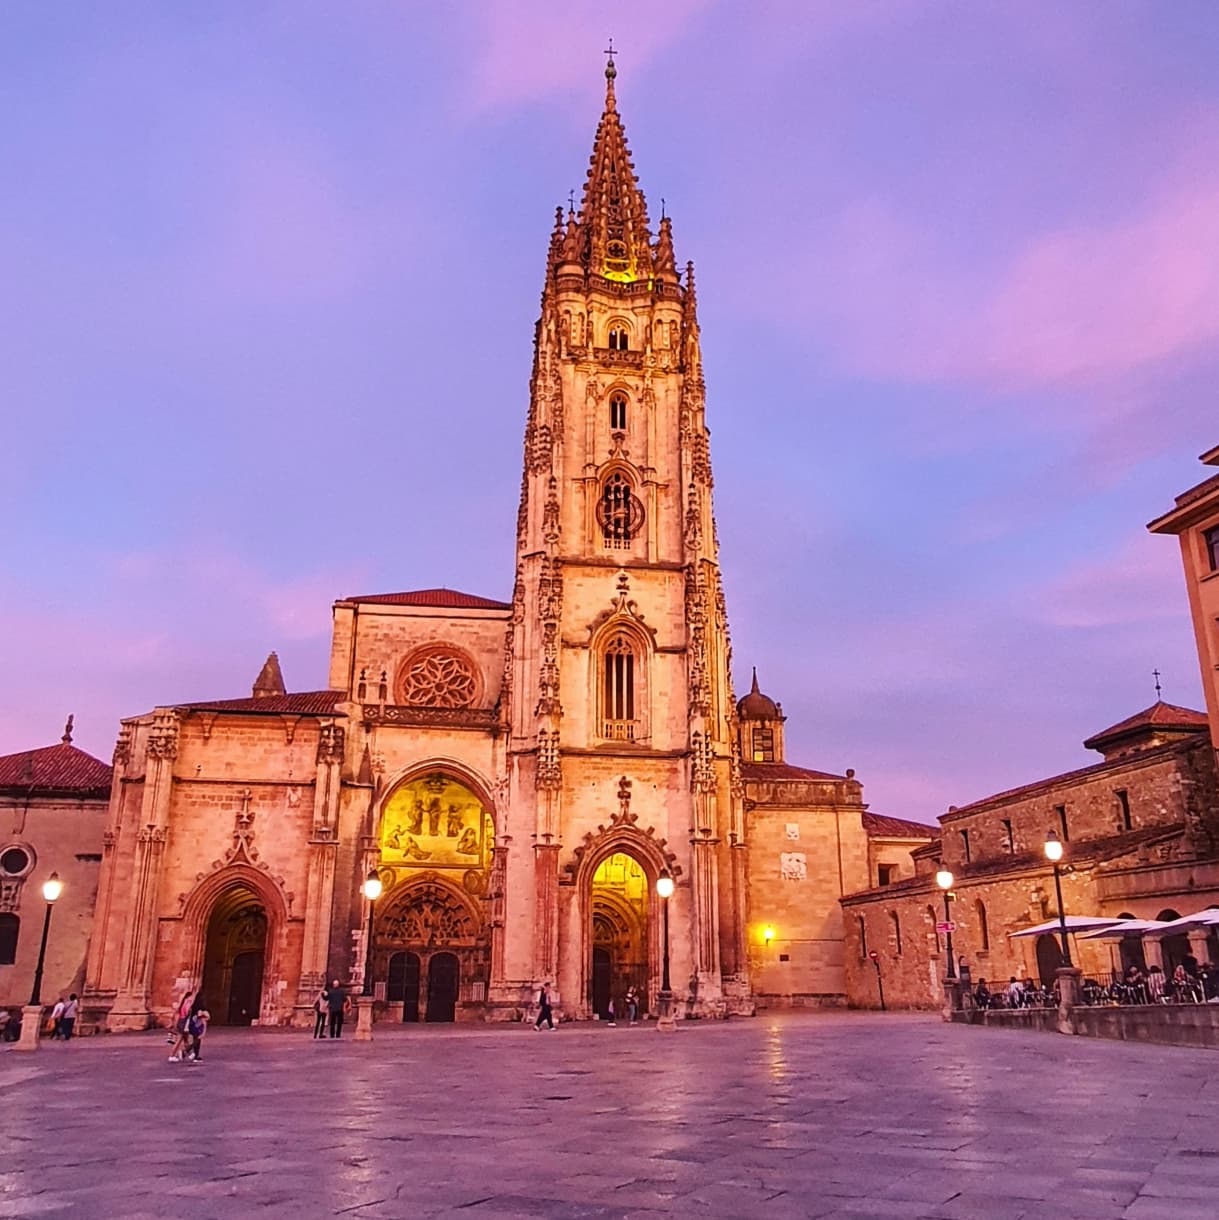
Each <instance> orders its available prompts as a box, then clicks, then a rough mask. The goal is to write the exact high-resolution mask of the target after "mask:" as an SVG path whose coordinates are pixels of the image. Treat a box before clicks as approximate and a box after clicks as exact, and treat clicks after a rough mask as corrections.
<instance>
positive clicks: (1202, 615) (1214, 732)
mask: <svg viewBox="0 0 1219 1220" xmlns="http://www.w3.org/2000/svg"><path fill="white" fill-rule="evenodd" d="M1199 460H1200V461H1201V462H1203V463H1204V464H1205V465H1207V466H1219V445H1216V446H1215V448H1214V449H1210V450H1208V451H1207V452H1206V453H1204V454H1202V456H1201V458H1200V459H1199ZM1147 528H1148V529H1149V530H1151V532H1152V533H1154V534H1175V535H1176V536H1177V538H1178V539H1179V540H1180V543H1181V563H1182V566H1183V567H1184V569H1185V586H1186V588H1187V590H1188V592H1189V610H1190V615H1191V617H1192V619H1193V624H1194V639H1195V641H1196V643H1197V646H1198V666H1199V669H1200V670H1201V674H1202V690H1203V692H1204V694H1205V697H1206V710H1207V713H1208V715H1209V717H1210V726H1211V742H1212V743H1213V744H1214V746H1215V748H1216V749H1217V750H1219V474H1214V475H1211V477H1210V478H1209V479H1206V480H1204V481H1203V482H1201V483H1199V484H1198V485H1197V486H1196V487H1191V488H1190V489H1189V491H1186V492H1182V493H1181V495H1179V496H1178V497H1177V500H1176V503H1175V504H1174V505H1173V508H1172V510H1171V511H1170V512H1167V513H1165V514H1164V515H1163V516H1162V517H1158V518H1156V520H1155V521H1153V522H1151V524H1150V525H1149V526H1148V527H1147Z"/></svg>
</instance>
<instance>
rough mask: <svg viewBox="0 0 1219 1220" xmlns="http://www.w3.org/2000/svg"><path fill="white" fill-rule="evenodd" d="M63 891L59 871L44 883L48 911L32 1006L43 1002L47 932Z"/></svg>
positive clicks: (31, 1000) (40, 947) (32, 992)
mask: <svg viewBox="0 0 1219 1220" xmlns="http://www.w3.org/2000/svg"><path fill="white" fill-rule="evenodd" d="M62 893H63V882H62V881H60V879H59V874H58V873H52V874H51V875H50V876H49V877H48V878H47V879H46V880H45V881H44V882H43V883H42V896H43V898H45V899H46V903H47V913H46V915H45V916H44V917H43V920H42V944H40V945H39V946H38V967H37V969H36V970H35V971H34V989H33V991H31V992H30V1007H31V1008H34V1007H37V1006H40V1005H41V1004H42V967H43V965H44V963H45V962H46V957H47V933H48V932H49V931H50V930H51V907H52V906H54V905H55V900H56V899H57V898H58V897H59V895H60V894H62Z"/></svg>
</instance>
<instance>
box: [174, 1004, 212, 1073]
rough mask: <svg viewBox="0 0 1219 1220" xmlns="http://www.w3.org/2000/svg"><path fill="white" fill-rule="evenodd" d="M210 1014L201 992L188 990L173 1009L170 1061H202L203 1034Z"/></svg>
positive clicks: (210, 1017)
mask: <svg viewBox="0 0 1219 1220" xmlns="http://www.w3.org/2000/svg"><path fill="white" fill-rule="evenodd" d="M211 1019H212V1014H211V1013H210V1012H208V1010H207V1005H206V1004H204V1002H203V992H201V991H193V992H192V991H188V992H187V993H186V995H184V996H183V997H182V999H181V1000H179V1002H178V1007H177V1008H176V1009H175V1010H174V1027H173V1029H172V1030H171V1031H170V1034H169V1041H170V1042H171V1043H172V1044H173V1045H172V1048H171V1050H170V1052H169V1062H170V1063H202V1062H203V1035H204V1034H206V1033H207V1027H208V1023H209V1022H210V1021H211Z"/></svg>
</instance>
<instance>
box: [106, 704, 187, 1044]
mask: <svg viewBox="0 0 1219 1220" xmlns="http://www.w3.org/2000/svg"><path fill="white" fill-rule="evenodd" d="M177 756H178V722H177V717H176V716H174V714H173V713H172V712H159V713H157V715H156V720H155V722H154V724H153V727H152V730H151V732H150V733H149V736H148V745H147V752H146V762H145V767H146V770H145V775H144V800H143V804H142V806H141V809H140V823H141V824H140V829H139V832H138V834H137V835H136V849H135V861H134V867H133V870H132V885H131V898H130V902H129V904H128V912H129V916H128V924H127V928H126V930H125V935H124V938H123V949H122V956H121V966H120V969H119V993H118V995H117V996H116V997H115V1001H114V1006H113V1007H112V1008H111V1010H110V1018H109V1020H108V1022H107V1025H108V1028H110V1029H111V1030H118V1029H147V1028H148V1026H149V1024H150V1022H151V1019H152V1013H151V1011H150V996H149V990H150V988H151V985H152V971H153V965H154V962H155V959H156V950H157V914H158V912H157V898H158V893H159V891H160V883H161V860H162V857H163V856H164V854H165V841H166V838H167V835H168V830H167V823H168V820H169V803H170V797H171V795H172V791H173V765H174V759H175V758H177Z"/></svg>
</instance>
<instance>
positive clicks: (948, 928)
mask: <svg viewBox="0 0 1219 1220" xmlns="http://www.w3.org/2000/svg"><path fill="white" fill-rule="evenodd" d="M935 930H936V931H937V932H955V931H956V930H957V925H956V923H955V921H953V920H951V919H950V920H948V921H947V922H946V923H937V924H936V925H935Z"/></svg>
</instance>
